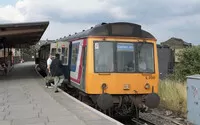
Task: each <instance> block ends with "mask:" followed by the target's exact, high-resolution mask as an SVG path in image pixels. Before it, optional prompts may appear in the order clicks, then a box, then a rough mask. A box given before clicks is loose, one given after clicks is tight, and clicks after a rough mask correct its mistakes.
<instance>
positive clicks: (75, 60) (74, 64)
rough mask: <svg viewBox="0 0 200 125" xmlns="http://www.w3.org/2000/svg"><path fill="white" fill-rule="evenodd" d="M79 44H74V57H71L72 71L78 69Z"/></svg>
mask: <svg viewBox="0 0 200 125" xmlns="http://www.w3.org/2000/svg"><path fill="white" fill-rule="evenodd" d="M79 44H80V43H75V44H73V45H72V59H71V71H73V72H75V71H76V62H77V58H78V52H79Z"/></svg>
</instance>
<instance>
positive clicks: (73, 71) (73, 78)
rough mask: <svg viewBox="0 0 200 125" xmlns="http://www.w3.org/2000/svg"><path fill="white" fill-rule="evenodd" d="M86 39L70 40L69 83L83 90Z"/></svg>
mask: <svg viewBox="0 0 200 125" xmlns="http://www.w3.org/2000/svg"><path fill="white" fill-rule="evenodd" d="M86 42H87V40H86V39H80V40H76V41H72V42H71V50H70V53H71V57H70V58H71V60H70V83H71V84H72V85H73V86H74V87H76V88H78V89H80V90H82V91H85V57H86V55H85V54H86Z"/></svg>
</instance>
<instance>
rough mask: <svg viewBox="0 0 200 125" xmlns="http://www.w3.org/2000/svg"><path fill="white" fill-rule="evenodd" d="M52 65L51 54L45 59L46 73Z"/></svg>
mask: <svg viewBox="0 0 200 125" xmlns="http://www.w3.org/2000/svg"><path fill="white" fill-rule="evenodd" d="M51 63H52V59H51V54H50V55H49V58H48V59H47V70H48V73H50V65H51Z"/></svg>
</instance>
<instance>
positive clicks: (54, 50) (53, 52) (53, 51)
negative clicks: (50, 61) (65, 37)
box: [51, 48, 56, 56]
mask: <svg viewBox="0 0 200 125" xmlns="http://www.w3.org/2000/svg"><path fill="white" fill-rule="evenodd" d="M51 55H52V56H55V55H56V48H52V49H51Z"/></svg>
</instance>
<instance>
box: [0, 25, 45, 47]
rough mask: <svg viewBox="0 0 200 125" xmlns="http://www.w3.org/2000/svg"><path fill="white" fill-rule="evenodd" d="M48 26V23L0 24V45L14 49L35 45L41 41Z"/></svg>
mask: <svg viewBox="0 0 200 125" xmlns="http://www.w3.org/2000/svg"><path fill="white" fill-rule="evenodd" d="M48 25H49V22H48V21H46V22H29V23H13V24H0V43H5V46H6V47H14V48H23V47H27V46H30V45H35V44H36V43H37V42H38V41H39V40H40V39H41V37H42V35H43V34H44V32H45V30H46V29H47V27H48Z"/></svg>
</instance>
